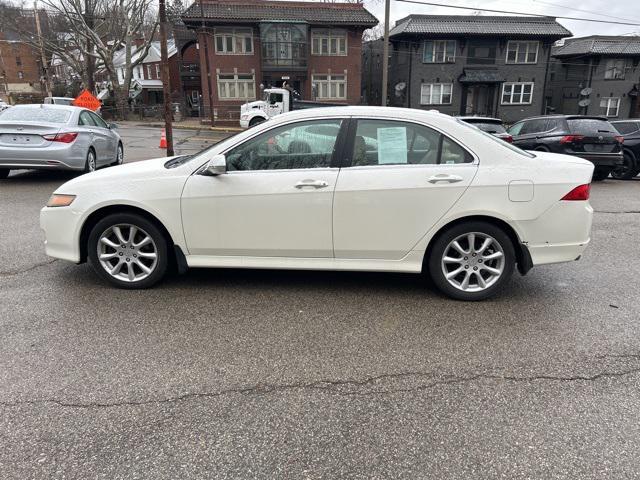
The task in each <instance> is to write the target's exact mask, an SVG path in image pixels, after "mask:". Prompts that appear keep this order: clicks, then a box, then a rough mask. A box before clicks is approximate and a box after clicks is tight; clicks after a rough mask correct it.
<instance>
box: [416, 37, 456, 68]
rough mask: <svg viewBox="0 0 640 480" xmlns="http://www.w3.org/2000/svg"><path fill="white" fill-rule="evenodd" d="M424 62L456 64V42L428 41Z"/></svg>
mask: <svg viewBox="0 0 640 480" xmlns="http://www.w3.org/2000/svg"><path fill="white" fill-rule="evenodd" d="M422 61H423V62H424V63H454V62H455V61H456V41H455V40H426V41H425V42H424V50H423V54H422Z"/></svg>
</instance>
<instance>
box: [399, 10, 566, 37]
mask: <svg viewBox="0 0 640 480" xmlns="http://www.w3.org/2000/svg"><path fill="white" fill-rule="evenodd" d="M402 34H427V35H474V36H489V35H493V36H495V35H508V36H522V37H548V38H562V37H569V36H571V32H570V31H569V30H567V29H566V28H564V27H563V26H562V25H560V24H559V23H558V22H556V19H555V18H553V17H501V16H484V15H409V16H408V17H405V18H403V19H401V20H398V21H397V22H396V24H395V26H394V27H393V29H392V30H391V33H390V36H391V37H393V36H397V35H402Z"/></svg>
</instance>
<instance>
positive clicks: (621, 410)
mask: <svg viewBox="0 0 640 480" xmlns="http://www.w3.org/2000/svg"><path fill="white" fill-rule="evenodd" d="M121 133H122V135H123V139H124V140H125V152H126V161H127V162H129V161H136V160H141V159H144V158H149V157H152V156H157V155H161V152H162V151H160V150H159V149H158V148H157V143H158V141H159V130H158V129H157V128H149V127H138V126H134V125H126V126H122V127H121ZM220 138H222V134H217V133H216V134H214V133H211V132H205V131H186V130H183V131H180V130H176V143H177V152H178V153H183V152H194V151H197V150H199V149H200V148H203V147H204V146H206V145H210V144H211V143H214V142H216V141H218V140H219V139H220ZM70 178H72V175H70V174H62V173H50V172H44V173H43V172H37V173H35V172H16V173H14V174H12V175H11V176H10V177H9V179H8V180H6V181H3V182H2V183H0V200H1V202H0V216H1V218H2V228H1V229H0V254H1V258H2V259H3V262H2V265H0V332H2V335H0V446H1V447H2V448H0V478H17V479H25V478H38V479H39V478H42V479H58V478H67V479H69V478H72V479H75V478H78V479H87V478H108V479H116V478H154V479H160V478H213V477H216V478H296V479H297V478H310V479H315V478H410V479H415V478H511V479H516V478H523V479H524V478H545V479H552V478H571V479H575V478H581V479H582V478H594V479H596V478H597V479H602V478H612V479H621V478H634V477H637V476H638V472H639V471H640V457H639V456H638V451H640V423H639V422H638V418H639V416H640V396H639V395H638V389H639V388H640V340H639V339H640V322H639V321H638V319H639V318H640V300H639V299H638V292H637V290H638V286H639V285H640V281H639V280H638V279H640V246H639V243H638V241H637V238H638V236H640V222H639V220H640V195H639V193H640V179H636V180H633V181H627V182H619V181H614V180H606V181H604V182H600V183H596V184H594V186H593V189H592V200H591V202H592V205H593V206H594V209H595V210H596V213H595V215H594V225H593V232H592V244H591V245H590V247H589V249H588V250H587V251H586V254H585V255H584V257H583V258H582V259H581V260H580V261H579V262H574V263H571V264H563V265H555V266H554V265H551V266H545V267H538V268H535V269H534V270H533V271H531V272H530V273H529V274H528V275H527V276H526V277H520V276H519V275H516V276H514V278H513V280H512V282H511V284H510V286H509V288H507V289H506V291H505V292H504V293H503V294H501V295H499V296H498V297H497V298H495V299H492V300H489V301H485V302H481V303H461V302H455V301H452V300H448V299H446V298H444V297H442V296H441V295H439V294H437V293H436V292H435V291H434V290H432V289H431V288H430V287H429V285H428V282H426V281H425V279H424V278H423V277H422V276H414V275H399V274H379V273H376V274H373V273H328V272H285V271H266V270H265V271H254V270H236V271H231V270H229V271H227V270H191V271H189V272H188V273H187V274H185V275H183V276H179V277H173V278H171V279H169V280H168V281H166V282H164V283H162V284H161V285H159V286H158V287H157V288H154V289H152V290H147V291H125V290H116V289H112V288H110V287H107V286H106V285H105V284H103V283H101V282H100V281H99V280H98V278H97V277H96V276H95V275H94V274H93V272H92V271H91V268H90V267H89V266H88V265H82V266H75V265H72V264H69V263H66V262H63V261H55V260H52V259H49V258H48V257H46V256H45V254H44V249H43V245H42V241H43V234H42V232H41V231H40V229H39V225H38V212H39V209H40V208H41V207H42V205H44V203H45V202H46V200H47V198H48V197H49V195H50V194H51V192H53V190H54V189H55V188H57V186H59V185H60V184H61V183H63V182H64V181H66V180H68V179H70Z"/></svg>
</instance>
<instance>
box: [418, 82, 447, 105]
mask: <svg viewBox="0 0 640 480" xmlns="http://www.w3.org/2000/svg"><path fill="white" fill-rule="evenodd" d="M452 91H453V84H452V83H423V84H422V87H421V89H420V104H422V105H450V104H451V97H452Z"/></svg>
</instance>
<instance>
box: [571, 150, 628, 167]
mask: <svg viewBox="0 0 640 480" xmlns="http://www.w3.org/2000/svg"><path fill="white" fill-rule="evenodd" d="M572 155H573V156H574V157H580V158H584V159H585V160H589V161H590V162H591V163H593V164H594V165H595V166H596V167H608V168H613V167H615V166H617V165H622V161H623V158H624V157H623V155H622V152H620V153H584V154H583V153H580V154H577V153H573V154H572Z"/></svg>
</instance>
